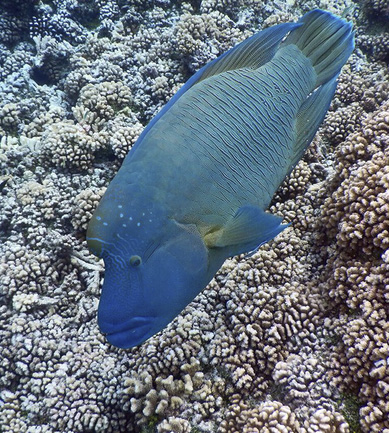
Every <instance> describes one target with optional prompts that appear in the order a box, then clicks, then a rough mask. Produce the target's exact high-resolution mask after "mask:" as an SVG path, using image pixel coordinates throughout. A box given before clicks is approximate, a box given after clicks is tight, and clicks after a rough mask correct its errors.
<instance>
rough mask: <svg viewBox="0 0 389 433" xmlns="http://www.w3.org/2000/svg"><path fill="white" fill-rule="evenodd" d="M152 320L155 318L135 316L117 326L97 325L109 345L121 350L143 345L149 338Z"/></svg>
mask: <svg viewBox="0 0 389 433" xmlns="http://www.w3.org/2000/svg"><path fill="white" fill-rule="evenodd" d="M154 320H155V317H152V316H137V317H133V318H131V319H130V320H127V321H126V322H124V323H121V324H118V325H113V324H109V323H99V328H100V331H101V332H102V333H103V334H105V335H106V338H107V340H108V341H109V343H111V344H112V345H114V346H116V347H119V348H121V349H128V348H130V347H134V346H137V345H138V344H141V343H143V342H144V341H145V340H146V339H147V338H149V337H150V336H151V334H150V330H151V328H152V327H153V324H154Z"/></svg>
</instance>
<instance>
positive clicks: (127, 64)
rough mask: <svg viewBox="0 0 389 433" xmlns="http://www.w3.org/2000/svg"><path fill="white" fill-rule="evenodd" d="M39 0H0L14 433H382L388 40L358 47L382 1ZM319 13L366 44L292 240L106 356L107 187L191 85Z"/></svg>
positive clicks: (382, 36)
mask: <svg viewBox="0 0 389 433" xmlns="http://www.w3.org/2000/svg"><path fill="white" fill-rule="evenodd" d="M386 3H387V2H386ZM26 5H27V2H25V1H24V0H18V1H15V2H11V1H8V0H7V1H4V2H1V5H0V30H1V31H0V92H1V98H0V194H1V199H0V430H1V431H2V432H4V433H25V432H26V433H27V432H29V433H32V432H34V433H38V432H39V433H41V432H42V433H57V432H59V431H61V432H69V433H70V432H79V433H87V432H88V433H92V432H93V433H97V432H99V433H110V432H112V433H121V432H123V433H124V432H125V433H131V432H143V433H146V432H147V433H150V432H177V433H180V432H182V433H184V432H185V433H186V432H188V433H189V432H191V433H193V432H203V433H208V432H220V433H224V432H226V433H227V432H228V433H230V432H231V433H232V432H247V433H248V432H250V433H251V432H261V433H265V432H272V433H275V432H293V433H295V432H296V433H313V432H323V433H327V432H328V433H341V432H342V433H343V432H345V433H346V432H350V431H355V432H358V431H361V432H363V433H370V432H380V433H381V432H385V433H386V432H387V431H388V430H389V425H388V419H389V407H388V395H389V392H388V389H389V376H388V372H389V359H388V352H389V348H388V340H389V327H388V324H389V317H388V308H387V306H388V303H389V292H388V287H389V281H388V275H389V268H388V266H389V253H388V251H389V249H388V247H389V245H388V238H389V233H388V231H389V222H388V203H389V196H388V190H389V189H388V187H389V185H388V183H389V172H388V166H389V164H388V163H389V154H388V141H389V137H388V124H389V105H388V95H389V86H388V81H389V80H388V73H387V64H385V63H380V61H381V62H383V61H387V59H388V57H387V44H386V42H385V41H386V39H387V34H386V33H385V29H382V31H381V30H380V29H378V30H377V32H376V34H374V35H371V34H370V33H366V34H365V33H364V29H366V28H370V26H371V24H372V22H373V16H374V14H371V13H367V12H366V10H365V9H366V8H370V9H371V10H372V11H382V10H383V8H385V2H384V1H369V2H366V5H365V6H366V7H365V9H363V8H362V9H363V10H362V9H359V8H356V7H354V6H355V5H354V4H353V3H352V2H351V0H344V1H342V2H339V1H335V0H328V1H321V0H320V1H308V2H294V3H293V2H276V1H270V2H262V1H257V0H223V1H221V2H219V1H214V0H204V1H201V2H181V1H174V2H173V1H165V0H157V1H147V2H144V1H132V2H124V1H120V0H96V1H95V0H82V1H81V0H72V1H69V0H55V1H53V2H48V1H42V2H38V1H32V2H28V7H27V6H26ZM313 7H322V8H326V9H328V10H330V11H332V12H336V13H338V14H342V13H343V12H344V13H345V14H347V15H348V16H349V17H350V18H356V22H358V25H357V30H358V29H359V28H360V27H359V26H361V28H362V30H363V31H359V30H358V32H357V46H358V49H357V50H356V52H355V54H354V55H353V56H352V58H351V59H350V61H349V63H348V65H347V66H346V68H345V69H344V70H343V72H342V74H341V76H340V77H339V86H338V90H337V93H336V96H335V98H334V101H333V104H332V106H331V110H330V113H329V115H328V116H327V118H326V121H325V122H324V124H323V127H322V128H321V131H320V132H319V134H318V135H317V137H316V138H315V140H314V141H313V143H312V145H311V147H310V149H309V151H308V152H307V154H306V155H305V157H304V159H303V160H302V161H301V162H300V163H299V164H298V166H297V167H296V169H295V170H294V171H293V172H292V173H291V175H290V176H289V178H288V179H287V180H286V181H285V182H284V184H283V185H282V186H281V187H280V189H279V190H278V192H277V194H276V196H275V198H274V200H273V202H272V205H271V209H270V210H271V212H273V213H276V214H279V215H282V216H283V217H284V220H285V221H286V222H291V226H290V227H289V228H288V229H287V230H285V231H284V232H283V233H282V234H281V235H280V236H278V237H277V238H276V239H275V240H274V241H272V242H271V243H269V244H267V245H264V246H263V247H262V248H261V249H260V250H259V251H258V252H257V253H256V254H254V255H253V256H251V257H244V256H241V257H235V258H231V259H230V260H227V262H226V263H225V265H224V266H223V268H222V269H221V270H220V272H219V273H218V274H217V275H216V276H215V278H214V280H213V281H212V282H211V283H210V284H209V286H208V287H207V288H206V289H205V290H204V291H203V292H202V293H201V294H200V295H199V296H198V297H197V298H196V299H195V300H194V301H193V302H192V303H191V304H190V305H189V306H188V307H187V308H186V309H185V310H184V311H183V312H182V314H181V315H180V316H179V317H177V318H176V320H175V321H174V322H172V323H171V324H170V325H169V326H168V327H167V328H166V329H165V330H164V331H163V332H161V333H160V334H158V335H156V336H154V337H153V338H151V339H150V340H149V341H147V342H146V343H145V344H143V345H142V346H140V347H138V348H134V349H131V350H128V351H123V350H119V349H116V348H114V347H112V346H110V345H108V344H107V343H106V341H105V339H104V336H102V335H101V333H100V332H99V330H98V328H97V324H96V309H97V303H98V297H99V293H100V284H101V280H102V277H103V271H104V269H103V264H102V262H99V261H96V260H95V259H94V258H93V257H92V256H91V255H90V254H89V252H88V251H87V249H86V245H85V230H86V227H87V223H88V220H89V218H90V216H91V213H92V212H93V210H94V209H95V207H96V205H97V203H98V201H99V199H100V197H101V196H102V194H103V192H104V190H105V188H106V186H107V185H108V183H109V181H110V180H111V179H112V177H113V175H114V174H115V172H116V171H117V169H118V167H119V166H120V164H121V162H122V160H123V158H124V157H125V155H126V154H127V152H128V150H129V149H130V148H131V146H132V145H133V143H134V142H135V140H136V138H137V137H138V136H139V134H140V133H141V131H142V129H143V127H144V125H145V124H146V123H147V122H148V121H149V120H150V118H151V117H152V116H153V115H154V114H155V113H156V112H157V111H158V109H159V108H160V107H161V106H162V105H163V104H164V103H165V102H166V101H167V100H168V99H169V98H170V97H171V96H172V94H173V93H174V92H175V91H176V90H177V89H178V88H179V86H180V85H181V84H182V83H183V82H184V81H185V80H186V79H187V78H189V76H190V74H191V73H192V72H194V71H195V70H197V69H198V68H199V67H201V66H202V65H203V64H204V63H206V62H207V61H209V60H211V59H213V58H215V57H216V56H217V55H219V54H220V53H221V52H224V51H225V50H226V49H228V48H229V47H230V46H232V45H234V44H235V43H236V42H238V41H239V40H242V39H244V38H245V37H247V36H248V35H249V34H252V33H253V32H254V31H255V30H256V29H258V28H263V27H266V26H269V25H274V24H277V23H279V22H285V21H289V20H293V19H295V18H297V17H299V16H300V15H301V14H302V13H304V12H305V11H307V10H308V9H310V8H313ZM366 17H367V18H366ZM373 48H374V49H373ZM385 50H386V52H385Z"/></svg>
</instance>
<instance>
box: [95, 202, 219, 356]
mask: <svg viewBox="0 0 389 433" xmlns="http://www.w3.org/2000/svg"><path fill="white" fill-rule="evenodd" d="M104 206H105V205H104V200H102V202H101V203H100V205H99V207H98V209H97V210H96V212H95V215H94V216H93V218H92V220H91V223H90V225H89V228H88V233H87V241H88V246H89V248H90V250H91V251H92V252H93V253H94V254H96V255H98V256H99V257H102V258H103V260H104V263H105V276H104V282H103V287H102V293H101V297H100V302H99V307H98V324H99V327H100V330H101V331H102V332H103V333H104V334H106V337H107V340H108V341H109V342H110V343H111V344H113V345H114V346H117V347H120V348H130V347H134V346H136V345H139V344H141V343H142V342H144V341H145V340H147V339H148V338H150V337H151V336H152V335H154V334H155V333H157V332H159V331H160V330H161V329H163V328H164V327H165V326H166V325H167V324H168V323H169V322H170V321H171V320H173V318H174V317H175V316H177V315H178V314H179V313H180V312H181V310H182V309H183V308H185V306H186V305H187V304H188V303H189V302H191V301H192V299H193V298H194V297H195V296H196V295H197V294H198V293H199V292H200V291H201V290H202V289H203V288H204V287H205V285H206V284H207V283H208V282H209V281H210V280H211V279H212V277H213V272H212V270H210V269H209V266H208V249H207V247H206V246H205V245H204V242H203V240H202V238H201V236H200V234H199V232H198V231H197V228H196V226H195V225H191V224H180V223H178V222H176V221H175V220H174V219H170V218H168V217H167V216H166V213H165V212H163V211H159V210H158V209H156V206H155V205H153V206H147V204H145V203H143V204H142V206H141V205H140V204H139V206H131V211H130V212H125V211H124V208H123V207H122V208H118V205H117V204H112V203H110V206H109V207H108V211H109V212H111V213H112V212H113V211H114V210H115V208H116V210H115V211H117V212H116V213H118V216H116V217H113V216H112V215H111V218H107V217H106V216H105V215H104V212H103V210H104ZM120 215H123V216H120ZM130 217H131V220H130ZM123 221H125V222H123ZM104 222H105V223H107V224H106V225H104ZM123 225H124V226H123Z"/></svg>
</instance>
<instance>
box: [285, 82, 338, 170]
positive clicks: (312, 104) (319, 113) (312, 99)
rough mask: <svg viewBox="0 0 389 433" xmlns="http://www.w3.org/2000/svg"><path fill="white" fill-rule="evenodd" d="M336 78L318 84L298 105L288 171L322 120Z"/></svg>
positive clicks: (301, 154)
mask: <svg viewBox="0 0 389 433" xmlns="http://www.w3.org/2000/svg"><path fill="white" fill-rule="evenodd" d="M336 79H337V77H334V78H333V79H332V80H330V81H328V82H327V83H326V84H323V85H322V86H320V87H319V88H318V89H317V90H316V91H315V92H313V93H311V95H309V96H308V98H307V99H306V100H305V101H304V103H303V104H302V105H301V107H300V110H299V112H298V113H297V121H296V141H295V146H294V150H295V152H294V154H293V160H292V161H291V165H290V167H289V173H290V172H291V171H292V170H293V168H294V167H295V165H296V164H297V163H298V162H299V161H300V159H301V157H302V156H303V154H304V152H305V150H306V149H307V147H308V146H309V144H310V143H311V141H312V140H313V137H314V136H315V134H316V131H317V129H318V128H319V126H320V124H321V123H322V122H323V119H324V117H325V115H326V113H327V110H328V108H329V106H330V104H331V100H332V98H333V96H334V93H335V89H336V84H337V81H336Z"/></svg>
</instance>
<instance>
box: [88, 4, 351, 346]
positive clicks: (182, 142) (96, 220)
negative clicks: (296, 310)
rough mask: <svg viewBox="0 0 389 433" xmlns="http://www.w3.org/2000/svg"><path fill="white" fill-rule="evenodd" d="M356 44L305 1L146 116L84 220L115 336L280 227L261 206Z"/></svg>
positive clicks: (133, 335)
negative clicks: (100, 263) (302, 10)
mask: <svg viewBox="0 0 389 433" xmlns="http://www.w3.org/2000/svg"><path fill="white" fill-rule="evenodd" d="M353 48H354V33H353V32H352V26H351V24H350V23H347V22H346V21H344V20H343V19H340V18H338V17H336V16H334V15H332V14H331V13H328V12H324V11H321V10H313V11H311V12H309V13H307V14H306V15H304V16H303V17H302V18H301V19H300V20H299V21H298V22H297V23H286V24H280V25H276V26H274V27H271V28H268V29H266V30H264V31H261V32H259V33H257V34H255V35H254V36H252V37H251V38H249V39H247V40H245V41H243V42H242V43H240V44H239V45H237V46H236V47H234V48H232V49H231V50H230V51H228V52H226V53H225V54H223V55H222V56H220V57H219V58H217V59H215V60H214V61H212V62H210V63H209V64H207V65H206V66H204V67H203V68H202V69H200V70H199V71H198V72H197V73H196V74H195V75H194V76H193V77H192V78H190V79H189V81H188V82H187V83H186V84H185V85H184V86H183V87H182V88H181V89H180V90H179V91H178V92H177V94H176V95H175V96H174V97H173V98H172V99H171V100H170V101H169V103H168V104H167V105H166V106H165V107H164V108H163V109H162V110H161V111H160V112H159V113H158V115H157V116H156V117H155V118H153V119H152V120H151V122H150V123H149V124H148V126H147V127H146V128H145V130H144V131H143V133H142V134H141V136H140V137H139V139H138V141H137V142H136V143H135V145H134V147H133V148H132V149H131V151H130V152H129V154H128V155H127V157H126V159H125V160H124V162H123V165H122V167H121V168H120V170H119V171H118V173H117V175H116V177H115V178H114V179H113V180H112V182H111V183H110V185H109V187H108V189H107V191H106V193H105V195H104V196H103V198H102V200H101V202H100V204H99V206H98V207H97V209H96V211H95V213H94V215H93V217H92V219H91V221H90V224H89V227H88V232H87V242H88V247H89V249H90V251H91V252H92V253H93V254H95V255H97V256H98V257H102V258H103V259H104V262H105V277H104V284H103V288H102V294H101V298H100V303H99V308H98V323H99V327H100V330H101V332H103V333H105V334H106V336H107V339H108V341H109V342H110V343H111V344H113V345H114V346H117V347H120V348H129V347H133V346H136V345H138V344H141V343H142V342H144V341H145V340H147V339H148V338H150V337H151V336H152V335H154V334H155V333H157V332H158V331H160V330H162V329H163V328H164V327H165V326H166V325H167V324H168V323H169V322H170V321H171V320H173V318H174V317H176V316H177V315H178V314H179V313H180V312H181V311H182V309H183V308H184V307H185V306H186V305H187V304H188V303H189V302H191V301H192V300H193V298H194V297H195V296H196V295H197V294H198V293H199V292H200V291H201V290H202V289H203V288H204V287H205V286H206V285H207V284H208V283H209V281H210V280H211V279H212V277H213V276H214V274H215V273H216V272H217V270H218V269H219V268H220V266H221V265H222V264H223V262H224V260H225V259H226V258H228V257H230V256H234V255H237V254H241V253H244V252H249V251H255V250H256V249H257V248H258V247H259V246H260V245H262V244H263V243H265V242H267V241H269V240H270V239H272V238H273V237H274V236H276V235H277V234H278V233H280V232H281V231H282V230H283V229H284V228H285V227H286V225H283V224H281V220H282V218H280V217H278V216H275V215H272V214H270V213H267V212H265V210H266V209H267V207H268V206H269V203H270V201H271V199H272V197H273V195H274V193H275V191H276V190H277V188H278V186H279V185H280V184H281V183H282V181H283V180H284V178H285V177H286V176H287V175H288V174H289V173H290V172H291V170H292V169H293V167H294V166H295V165H296V164H297V162H298V161H299V160H300V158H301V157H302V155H303V154H304V152H305V150H306V148H307V146H308V145H309V143H310V142H311V140H312V138H313V137H314V135H315V133H316V131H317V129H318V127H319V125H320V124H321V122H322V121H323V118H324V116H325V114H326V112H327V109H328V107H329V105H330V102H331V99H332V97H333V95H334V92H335V88H336V83H337V81H336V79H337V76H338V74H339V72H340V69H341V68H342V66H343V65H344V63H345V62H346V61H347V59H348V57H349V56H350V54H351V52H352V50H353Z"/></svg>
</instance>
